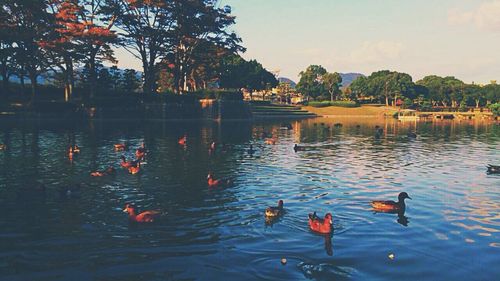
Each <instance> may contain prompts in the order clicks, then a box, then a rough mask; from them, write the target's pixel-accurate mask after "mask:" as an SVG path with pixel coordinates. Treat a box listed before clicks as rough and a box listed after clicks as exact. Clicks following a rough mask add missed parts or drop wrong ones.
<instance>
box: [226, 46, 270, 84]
mask: <svg viewBox="0 0 500 281" xmlns="http://www.w3.org/2000/svg"><path fill="white" fill-rule="evenodd" d="M276 85H278V80H277V79H276V77H274V75H273V74H272V73H271V72H269V71H267V70H266V69H265V68H264V67H263V66H262V65H261V64H260V63H259V62H257V61H256V60H250V61H246V60H244V59H243V58H242V57H240V56H239V55H229V56H227V57H226V58H224V59H223V61H222V63H221V68H220V86H221V87H223V88H230V89H239V88H246V89H248V90H249V91H253V90H266V89H270V88H272V87H275V86H276Z"/></svg>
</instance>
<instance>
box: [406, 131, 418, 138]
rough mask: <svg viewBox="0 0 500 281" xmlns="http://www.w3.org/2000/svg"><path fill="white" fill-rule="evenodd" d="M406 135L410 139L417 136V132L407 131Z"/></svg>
mask: <svg viewBox="0 0 500 281" xmlns="http://www.w3.org/2000/svg"><path fill="white" fill-rule="evenodd" d="M406 136H407V137H408V138H410V139H416V138H417V134H416V133H415V132H408V134H406Z"/></svg>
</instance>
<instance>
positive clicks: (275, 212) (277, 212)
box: [265, 200, 283, 218]
mask: <svg viewBox="0 0 500 281" xmlns="http://www.w3.org/2000/svg"><path fill="white" fill-rule="evenodd" d="M282 214H283V200H279V201H278V206H277V207H274V206H273V207H267V209H266V212H265V216H266V217H268V218H270V217H278V216H281V215H282Z"/></svg>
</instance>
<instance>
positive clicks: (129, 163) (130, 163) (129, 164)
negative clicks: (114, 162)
mask: <svg viewBox="0 0 500 281" xmlns="http://www.w3.org/2000/svg"><path fill="white" fill-rule="evenodd" d="M120 159H121V160H122V161H121V162H120V166H122V167H123V168H127V169H128V168H130V167H132V166H135V165H136V164H137V161H127V159H126V158H125V155H122V156H121V157H120Z"/></svg>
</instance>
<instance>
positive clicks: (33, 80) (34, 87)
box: [29, 72, 38, 103]
mask: <svg viewBox="0 0 500 281" xmlns="http://www.w3.org/2000/svg"><path fill="white" fill-rule="evenodd" d="M29 76H30V82H31V103H33V102H35V99H36V90H37V81H36V78H37V76H38V75H37V74H36V73H33V72H31V73H30V74H29Z"/></svg>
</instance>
